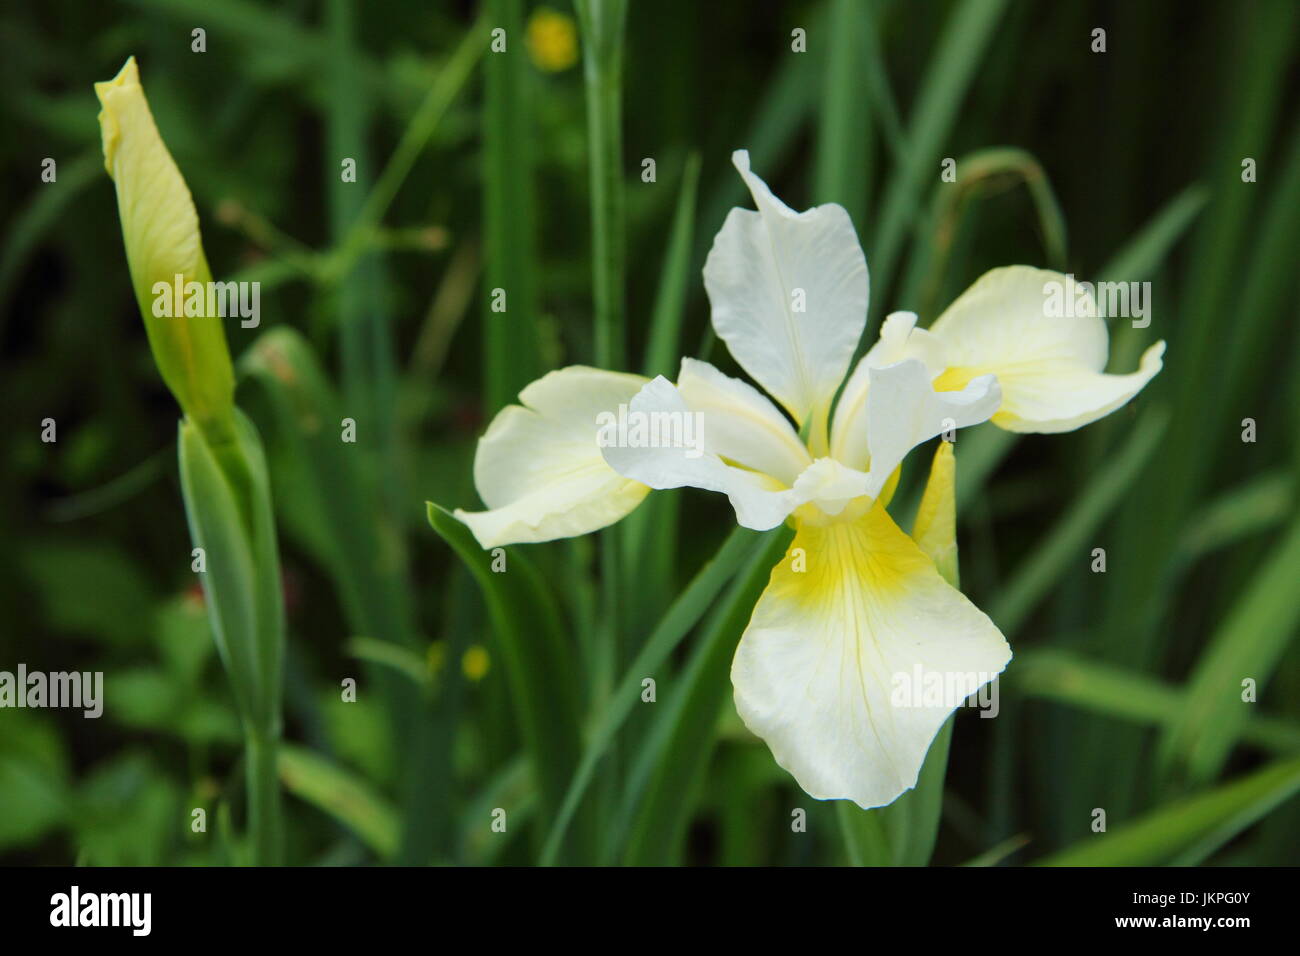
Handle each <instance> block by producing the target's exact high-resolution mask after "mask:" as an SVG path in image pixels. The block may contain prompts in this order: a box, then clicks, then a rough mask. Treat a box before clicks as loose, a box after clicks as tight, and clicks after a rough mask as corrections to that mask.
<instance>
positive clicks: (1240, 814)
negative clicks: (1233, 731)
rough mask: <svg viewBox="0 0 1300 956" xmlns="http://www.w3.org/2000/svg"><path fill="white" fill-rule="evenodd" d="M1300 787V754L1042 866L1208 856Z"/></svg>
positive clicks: (1159, 862) (1152, 863)
mask: <svg viewBox="0 0 1300 956" xmlns="http://www.w3.org/2000/svg"><path fill="white" fill-rule="evenodd" d="M1297 791H1300V757H1292V758H1290V759H1288V760H1280V761H1278V762H1276V763H1273V764H1270V765H1269V766H1267V767H1265V768H1264V769H1263V770H1259V771H1256V772H1255V773H1253V774H1251V775H1250V776H1248V777H1244V778H1242V779H1240V780H1236V781H1234V782H1232V783H1230V784H1226V785H1225V786H1222V787H1219V788H1218V789H1216V790H1211V791H1209V792H1208V793H1202V794H1198V795H1197V796H1194V797H1189V798H1188V799H1186V800H1182V801H1180V802H1178V803H1174V804H1170V805H1168V806H1166V807H1163V808H1161V809H1159V810H1156V811H1155V812H1153V813H1151V814H1148V815H1147V816H1145V817H1143V818H1141V819H1140V820H1137V821H1135V822H1133V823H1130V824H1127V825H1124V826H1122V827H1120V828H1118V829H1116V830H1115V831H1114V832H1111V833H1104V834H1101V835H1098V836H1094V837H1090V838H1087V839H1084V840H1083V841H1081V842H1080V843H1078V844H1076V845H1075V846H1073V847H1070V848H1068V849H1066V850H1064V851H1062V852H1060V853H1057V854H1055V855H1053V856H1050V857H1048V858H1047V859H1045V860H1040V861H1038V865H1040V866H1160V865H1164V864H1171V863H1179V862H1182V861H1183V860H1185V859H1186V856H1185V854H1187V853H1188V851H1194V852H1196V853H1198V854H1199V855H1204V854H1205V852H1206V849H1207V847H1214V846H1217V845H1220V844H1222V843H1224V842H1226V841H1227V840H1228V839H1230V838H1231V837H1233V836H1235V835H1236V834H1237V833H1240V832H1241V831H1242V830H1244V829H1245V828H1246V827H1248V826H1250V825H1251V824H1252V823H1254V822H1255V821H1256V820H1258V819H1259V818H1260V817H1262V816H1264V815H1265V814H1267V813H1268V812H1269V811H1270V810H1272V809H1273V808H1274V807H1276V806H1278V805H1279V804H1280V803H1282V802H1283V801H1284V800H1287V799H1288V798H1290V797H1292V796H1294V795H1295V794H1296V792H1297Z"/></svg>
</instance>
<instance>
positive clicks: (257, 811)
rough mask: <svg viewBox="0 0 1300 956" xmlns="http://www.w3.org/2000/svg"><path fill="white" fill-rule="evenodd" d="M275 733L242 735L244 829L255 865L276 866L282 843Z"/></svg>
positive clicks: (280, 855) (277, 745)
mask: <svg viewBox="0 0 1300 956" xmlns="http://www.w3.org/2000/svg"><path fill="white" fill-rule="evenodd" d="M279 749H280V741H279V735H278V734H258V733H249V734H248V735H247V736H246V737H245V738H244V755H245V765H246V770H245V775H246V777H247V784H248V832H249V836H250V837H251V839H252V845H253V864H254V865H255V866H279V865H280V864H281V863H282V862H283V852H284V844H283V842H282V840H281V835H280V779H279V772H278V766H277V759H278V755H279Z"/></svg>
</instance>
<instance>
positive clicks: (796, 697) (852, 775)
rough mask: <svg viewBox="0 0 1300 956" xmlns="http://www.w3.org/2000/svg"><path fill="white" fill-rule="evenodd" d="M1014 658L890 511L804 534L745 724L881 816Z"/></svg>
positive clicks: (769, 615) (777, 585)
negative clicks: (942, 733)
mask: <svg viewBox="0 0 1300 956" xmlns="http://www.w3.org/2000/svg"><path fill="white" fill-rule="evenodd" d="M800 568H803V570H800ZM1010 659H1011V649H1010V648H1009V647H1008V646H1007V642H1006V641H1005V640H1004V639H1003V637H1002V635H1001V633H999V631H998V629H997V628H996V627H995V626H994V625H993V622H992V621H990V620H989V619H988V617H987V616H986V615H985V614H984V613H983V612H981V611H980V610H979V609H978V608H976V607H975V606H974V605H973V604H971V603H970V601H968V600H967V599H966V598H965V597H963V596H962V594H961V592H959V591H957V590H956V589H955V588H953V587H952V586H950V585H949V584H947V583H946V582H945V581H944V580H943V578H941V577H940V576H939V573H938V572H937V571H936V570H935V567H934V565H933V564H932V563H931V562H930V560H929V559H928V558H927V557H926V556H925V555H924V554H922V553H921V551H920V550H919V549H918V548H917V546H916V544H915V543H913V541H912V539H911V538H909V537H908V536H907V535H905V534H903V532H902V531H900V530H899V528H898V526H897V525H895V524H894V522H893V520H892V519H891V518H890V517H889V515H888V514H887V513H886V511H885V509H884V507H883V506H881V505H880V504H879V503H876V504H874V505H873V506H871V508H870V509H869V510H867V511H866V512H865V513H864V514H862V515H860V516H859V517H857V518H856V519H855V520H851V521H838V522H832V523H827V524H812V523H808V522H803V523H801V524H800V527H799V532H798V534H797V535H796V536H795V539H794V541H793V542H792V543H791V547H790V551H789V552H787V554H786V557H785V558H784V559H783V560H782V561H781V563H780V564H779V565H778V566H777V567H776V568H775V569H774V570H773V571H772V577H771V580H770V581H769V583H768V586H767V589H766V590H765V591H764V592H763V595H762V597H760V598H759V601H758V604H757V605H756V606H755V607H754V615H753V618H752V619H751V620H750V622H749V627H748V628H747V629H746V630H745V633H744V635H743V636H742V637H741V639H740V645H739V646H738V647H737V648H736V656H735V659H734V660H733V662H732V666H731V680H732V684H733V686H734V689H735V699H736V709H737V711H739V713H740V717H741V719H742V720H743V721H744V722H745V725H746V726H747V727H748V728H749V729H750V730H751V731H753V732H754V733H755V734H757V735H758V736H759V737H761V738H763V740H764V741H766V742H767V745H768V746H769V747H770V748H771V750H772V756H773V757H774V758H775V759H776V762H777V763H778V764H780V765H781V766H782V767H784V768H785V769H786V770H788V771H789V772H790V773H791V774H792V775H793V776H794V778H795V780H796V781H797V782H798V784H799V786H800V787H802V788H803V789H804V790H805V791H807V792H808V793H809V794H811V795H812V796H813V797H816V798H817V799H819V800H833V799H846V800H852V801H853V802H854V803H856V804H858V805H859V806H861V807H864V808H869V807H879V806H884V805H886V804H888V803H892V802H893V801H894V800H895V799H896V798H897V797H898V796H899V795H900V794H902V793H903V792H904V791H905V790H908V789H909V788H911V787H913V786H915V785H916V779H917V774H918V773H919V771H920V769H921V764H922V762H923V761H924V759H925V754H926V751H927V750H928V749H929V746H930V742H931V741H932V740H933V739H934V736H935V734H936V733H937V732H938V730H939V728H940V727H941V726H942V725H943V722H944V720H946V719H947V717H948V714H950V713H951V712H952V711H953V709H954V708H955V707H956V706H957V705H958V704H959V703H960V702H961V700H962V699H964V697H965V696H967V695H968V694H970V693H973V692H974V691H975V690H977V689H978V688H979V687H981V686H983V685H984V684H985V683H987V682H988V681H990V680H992V679H993V678H994V677H995V676H996V675H997V674H999V673H1000V672H1001V671H1002V669H1003V668H1004V667H1006V665H1007V662H1008V661H1009V660H1010ZM936 685H937V689H936Z"/></svg>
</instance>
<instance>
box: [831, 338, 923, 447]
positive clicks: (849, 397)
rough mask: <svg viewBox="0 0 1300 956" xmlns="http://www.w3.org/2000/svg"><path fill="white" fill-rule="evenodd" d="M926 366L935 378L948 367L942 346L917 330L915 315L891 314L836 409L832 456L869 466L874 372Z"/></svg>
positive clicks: (861, 361) (842, 393) (850, 379)
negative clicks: (906, 364)
mask: <svg viewBox="0 0 1300 956" xmlns="http://www.w3.org/2000/svg"><path fill="white" fill-rule="evenodd" d="M909 358H914V359H917V360H919V361H920V362H922V363H923V364H924V365H925V367H926V370H927V371H928V372H929V373H930V376H931V377H932V378H933V377H934V376H936V375H939V374H940V373H941V372H943V370H944V369H945V368H946V367H947V365H948V362H947V360H946V359H945V356H944V350H943V346H942V344H941V343H940V342H939V340H938V339H936V338H935V337H934V336H932V335H931V334H930V333H929V332H927V331H926V330H925V329H918V328H917V327H916V313H915V312H891V313H890V314H889V315H887V316H885V321H884V322H883V323H882V324H881V326H880V338H878V339H877V340H876V344H875V345H873V346H871V348H870V349H868V350H867V354H866V355H864V356H862V358H861V359H859V360H858V364H857V367H856V368H854V370H853V374H852V375H851V376H849V380H848V382H846V383H845V385H844V391H843V392H841V393H840V400H839V402H838V403H837V404H836V406H835V420H834V424H833V425H832V427H831V455H833V456H834V457H835V458H836V459H838V460H839V461H842V462H844V463H845V464H846V465H850V466H851V467H854V468H865V467H866V465H867V458H868V452H867V386H868V385H869V384H870V379H871V374H870V373H871V369H873V368H884V367H885V366H886V365H893V364H894V363H895V362H901V361H903V360H904V359H909Z"/></svg>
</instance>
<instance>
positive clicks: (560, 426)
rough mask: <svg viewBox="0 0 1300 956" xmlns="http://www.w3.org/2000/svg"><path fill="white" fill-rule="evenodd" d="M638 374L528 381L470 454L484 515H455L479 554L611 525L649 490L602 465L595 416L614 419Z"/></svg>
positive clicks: (596, 372) (587, 371) (585, 372)
mask: <svg viewBox="0 0 1300 956" xmlns="http://www.w3.org/2000/svg"><path fill="white" fill-rule="evenodd" d="M645 382H646V379H645V378H643V377H641V376H639V375H625V374H622V373H618V372H606V371H603V370H601V369H594V368H587V367H585V366H580V365H574V366H570V367H569V368H564V369H560V370H559V371H555V372H551V373H550V374H548V375H546V376H544V377H542V378H540V379H538V380H537V381H536V382H533V383H532V384H531V385H529V386H528V387H527V388H525V389H524V390H523V391H522V392H521V393H520V394H519V400H520V401H521V402H523V405H524V407H520V406H518V405H510V406H507V407H506V408H504V409H502V410H501V412H500V413H499V414H498V415H497V417H496V418H495V419H493V421H492V424H491V426H489V428H488V430H487V432H486V434H484V435H483V437H482V438H480V439H479V443H478V451H477V452H476V454H475V456H474V484H475V486H476V487H477V488H478V493H479V496H480V497H481V498H482V499H483V502H484V503H485V504H486V505H487V506H488V508H489V509H490V510H488V511H478V512H468V511H461V510H459V509H458V510H457V511H456V512H455V514H456V517H457V518H459V519H460V520H461V521H463V522H465V524H466V525H468V526H469V529H470V531H472V532H473V533H474V537H475V538H476V539H478V543H479V544H480V545H482V546H483V547H485V548H493V547H497V546H498V545H503V544H515V543H519V542H530V541H550V540H552V539H554V538H570V537H573V536H574V535H579V534H586V533H587V532H589V531H595V530H597V529H598V528H603V527H605V526H607V525H610V524H613V523H614V522H615V521H618V520H619V519H620V518H622V517H624V516H625V515H626V514H628V513H629V512H630V511H632V509H633V508H635V507H636V506H637V505H638V504H640V503H641V500H642V499H643V498H645V496H646V494H647V493H648V492H649V490H650V489H649V488H647V487H646V486H645V485H644V484H641V483H639V482H636V481H630V480H628V479H627V478H624V477H623V476H622V475H619V474H618V473H617V472H615V471H614V470H613V469H612V468H610V467H609V465H607V464H606V463H605V459H604V457H603V456H602V455H601V453H600V446H599V445H598V443H597V432H598V427H599V425H598V421H597V419H598V416H600V415H601V414H602V413H609V414H611V415H617V412H618V408H619V406H620V405H624V406H626V404H627V403H628V402H630V401H631V400H632V397H633V396H634V395H635V394H636V393H637V391H638V390H639V389H640V388H641V386H642V385H644V384H645Z"/></svg>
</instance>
